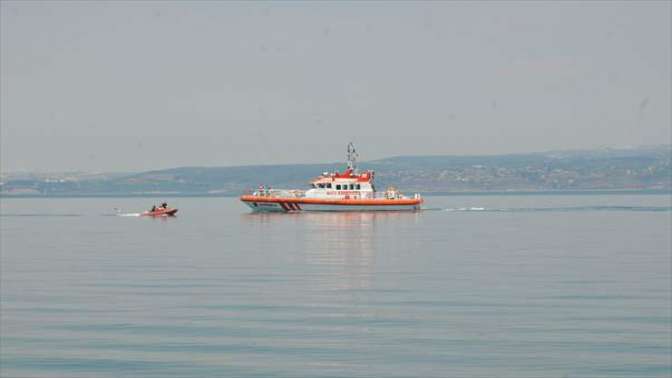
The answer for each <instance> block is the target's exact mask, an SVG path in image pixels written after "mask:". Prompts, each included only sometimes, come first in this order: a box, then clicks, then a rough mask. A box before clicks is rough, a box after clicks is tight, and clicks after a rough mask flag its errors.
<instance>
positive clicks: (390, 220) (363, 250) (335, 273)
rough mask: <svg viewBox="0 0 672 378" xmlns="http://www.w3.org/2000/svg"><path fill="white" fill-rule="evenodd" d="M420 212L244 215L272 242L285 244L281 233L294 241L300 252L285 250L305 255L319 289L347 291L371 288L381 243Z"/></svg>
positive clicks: (316, 286) (304, 262)
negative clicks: (398, 226)
mask: <svg viewBox="0 0 672 378" xmlns="http://www.w3.org/2000/svg"><path fill="white" fill-rule="evenodd" d="M420 216H421V215H420V213H418V212H405V211H399V212H311V213H295V214H286V213H285V214H283V213H248V214H243V215H242V219H244V220H245V221H246V222H252V223H258V224H259V225H260V226H261V229H260V230H259V231H260V233H259V235H260V237H262V238H266V237H269V238H275V241H270V240H269V245H271V244H274V245H276V246H277V245H278V244H285V243H278V241H277V238H278V235H283V236H281V237H283V238H292V239H294V240H293V242H292V244H294V247H295V248H296V249H297V251H287V253H288V254H290V255H291V254H295V255H296V258H300V257H299V256H302V258H303V261H302V265H305V266H308V267H309V268H310V271H309V275H310V284H311V285H313V287H314V288H315V289H318V290H349V289H368V288H370V286H371V281H372V279H373V276H374V274H375V265H376V254H377V253H379V251H378V246H379V245H385V243H383V242H381V238H385V237H389V236H390V235H389V233H390V232H394V229H396V227H395V224H399V225H401V226H403V225H408V222H409V221H410V222H415V221H417V219H418V218H419V217H420ZM272 235H275V236H272ZM388 245H389V244H388ZM382 252H384V251H382Z"/></svg>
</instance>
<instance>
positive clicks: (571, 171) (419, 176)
mask: <svg viewBox="0 0 672 378" xmlns="http://www.w3.org/2000/svg"><path fill="white" fill-rule="evenodd" d="M671 152H672V148H671V147H670V146H658V147H648V148H636V149H601V150H590V151H557V152H545V153H532V154H517V155H493V156H399V157H391V158H387V159H382V160H375V161H369V162H362V163H360V168H362V169H373V170H375V171H376V183H377V186H378V187H379V188H384V187H386V186H388V185H395V186H397V187H398V188H399V189H401V190H402V191H405V192H412V191H419V192H425V193H431V192H465V191H469V192H473V191H477V192H481V191H485V192H487V191H581V190H671V189H672V183H671V175H672V167H671V160H672V159H671V157H672V153H671ZM343 165H344V164H342V163H339V164H336V163H333V164H297V165H264V166H239V167H182V168H173V169H166V170H160V171H149V172H143V173H136V174H125V175H118V174H117V175H104V174H99V175H95V176H94V175H84V174H82V175H64V174H62V175H52V176H48V177H45V176H44V175H42V176H39V177H38V176H30V175H28V176H26V175H24V176H23V177H13V176H5V177H4V178H3V180H2V181H3V182H2V183H1V185H0V188H1V189H0V190H1V191H0V193H2V194H3V195H5V196H7V195H40V196H59V195H62V196H67V195H153V194H155V195H170V194H175V195H237V194H240V193H242V192H243V191H245V190H246V189H250V188H255V187H257V186H258V185H260V184H264V185H271V186H273V187H275V188H282V187H286V188H290V187H298V188H303V187H306V185H307V183H308V181H309V180H310V179H311V178H313V177H315V176H317V175H319V174H320V173H321V172H324V171H333V170H335V169H342V168H343Z"/></svg>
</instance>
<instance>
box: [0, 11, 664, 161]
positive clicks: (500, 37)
mask: <svg viewBox="0 0 672 378" xmlns="http://www.w3.org/2000/svg"><path fill="white" fill-rule="evenodd" d="M671 18H672V2H670V1H666V0H663V1H649V2H645V1H638V2H635V1H632V2H627V1H621V2H608V1H595V2H569V1H557V2H553V1H551V2H541V1H534V2H533V1H522V2H504V1H490V2H480V3H472V2H458V1H445V2H401V1H395V2H384V1H380V2H315V3H313V2H252V3H249V2H240V3H238V2H215V1H206V2H200V3H199V2H196V3H194V2H186V1H184V2H182V1H170V2H160V1H149V2H121V1H110V2H102V1H80V2H58V1H48V2H25V1H24V2H15V1H6V0H3V1H2V2H1V3H0V169H1V170H2V171H3V172H16V171H39V172H62V171H96V172H100V171H110V172H125V171H144V170H150V169H163V168H171V167H178V166H226V165H250V164H277V163H317V162H336V161H342V160H344V158H345V149H346V145H347V143H348V142H350V141H353V142H354V143H355V145H356V146H357V148H358V150H359V153H360V159H361V160H374V159H379V158H384V157H389V156H399V155H480V154H502V153H524V152H533V151H547V150H562V149H583V148H602V147H630V146H640V145H652V144H653V145H656V144H669V143H672V142H671V138H672V135H671V128H672V126H671V125H672V124H671V116H670V113H671V110H670V109H671V96H670V92H671V87H672V75H671V70H672V68H671V67H672V66H671V55H672V52H671V51H672V32H671V26H670V25H671Z"/></svg>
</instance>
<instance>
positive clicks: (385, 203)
mask: <svg viewBox="0 0 672 378" xmlns="http://www.w3.org/2000/svg"><path fill="white" fill-rule="evenodd" d="M240 200H241V201H242V202H243V203H245V204H246V205H247V206H249V207H250V209H252V211H257V212H284V213H288V212H300V211H414V210H420V206H421V205H422V199H421V198H405V199H343V200H334V199H321V198H283V197H263V196H255V195H244V196H241V197H240Z"/></svg>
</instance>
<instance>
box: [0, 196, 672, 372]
mask: <svg viewBox="0 0 672 378" xmlns="http://www.w3.org/2000/svg"><path fill="white" fill-rule="evenodd" d="M425 200H426V201H425V209H424V210H422V211H419V212H390V213H381V212H370V213H295V214H253V213H250V212H249V210H248V209H247V207H245V206H244V205H243V204H242V203H240V202H239V201H238V200H237V199H235V198H194V197H192V198H188V197H183V198H70V199H67V198H54V199H36V198H23V199H17V198H2V199H1V200H0V376H1V377H3V378H5V377H7V378H9V377H16V378H19V377H20V378H25V377H47V378H48V377H68V378H73V377H75V378H76V377H87V378H90V377H458V378H459V377H478V378H480V377H515V378H525V377H534V378H537V377H557V378H569V377H637V378H640V377H670V376H672V357H671V356H672V289H671V287H672V278H671V277H672V255H671V254H672V252H671V250H672V244H671V243H672V242H671V230H672V196H671V195H670V194H657V195H656V194H648V195H635V194H627V195H626V194H591V195H514V194H511V195H450V196H432V197H426V198H425ZM163 201H167V202H168V204H169V205H170V206H172V207H177V208H179V213H178V215H177V216H176V217H174V218H149V217H140V216H137V215H138V213H139V212H141V211H143V210H146V209H148V208H149V207H151V205H152V204H156V203H160V202H163Z"/></svg>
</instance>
